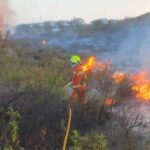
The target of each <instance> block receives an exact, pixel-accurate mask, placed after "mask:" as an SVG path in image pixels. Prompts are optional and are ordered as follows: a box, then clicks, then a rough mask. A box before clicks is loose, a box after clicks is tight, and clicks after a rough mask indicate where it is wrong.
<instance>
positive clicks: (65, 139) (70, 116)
mask: <svg viewBox="0 0 150 150" xmlns="http://www.w3.org/2000/svg"><path fill="white" fill-rule="evenodd" d="M71 118H72V110H71V107H69V116H68V124H67V129H66V133H65V137H64V142H63V147H62V150H66V146H67V141H68V136H69V131H70V125H71Z"/></svg>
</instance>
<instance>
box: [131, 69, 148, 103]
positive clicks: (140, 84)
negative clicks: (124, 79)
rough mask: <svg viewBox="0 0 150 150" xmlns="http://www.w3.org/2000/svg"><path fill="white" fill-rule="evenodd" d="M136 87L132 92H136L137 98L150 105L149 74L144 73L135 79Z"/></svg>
mask: <svg viewBox="0 0 150 150" xmlns="http://www.w3.org/2000/svg"><path fill="white" fill-rule="evenodd" d="M133 80H134V82H135V85H134V86H133V87H132V90H133V91H135V92H136V98H138V99H140V100H143V101H145V102H148V103H150V79H149V78H148V72H147V71H142V72H140V73H139V74H137V75H135V76H134V77H133Z"/></svg>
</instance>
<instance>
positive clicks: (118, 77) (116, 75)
mask: <svg viewBox="0 0 150 150" xmlns="http://www.w3.org/2000/svg"><path fill="white" fill-rule="evenodd" d="M112 78H113V79H114V80H115V82H116V83H120V82H121V81H123V80H124V79H125V73H123V72H118V73H114V74H113V76H112Z"/></svg>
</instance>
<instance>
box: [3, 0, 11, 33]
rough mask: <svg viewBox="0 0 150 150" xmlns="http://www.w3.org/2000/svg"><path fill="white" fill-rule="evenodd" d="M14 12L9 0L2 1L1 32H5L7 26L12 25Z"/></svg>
mask: <svg viewBox="0 0 150 150" xmlns="http://www.w3.org/2000/svg"><path fill="white" fill-rule="evenodd" d="M12 14H13V11H12V9H11V7H10V3H9V0H0V31H1V32H2V31H3V30H5V28H6V26H8V25H11V24H12Z"/></svg>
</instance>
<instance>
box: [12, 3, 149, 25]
mask: <svg viewBox="0 0 150 150" xmlns="http://www.w3.org/2000/svg"><path fill="white" fill-rule="evenodd" d="M9 1H10V5H11V8H12V10H13V12H14V13H13V14H14V15H13V18H14V20H15V23H16V24H19V23H29V22H42V21H45V20H70V19H72V18H74V17H77V18H83V19H85V21H86V22H90V21H92V20H95V19H99V18H108V19H123V18H125V17H135V16H139V15H141V14H144V13H147V12H150V0H9Z"/></svg>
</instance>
